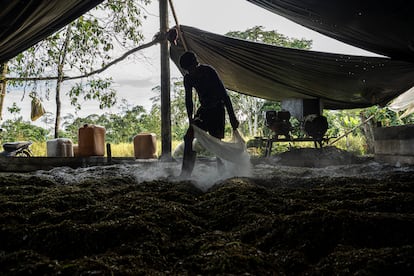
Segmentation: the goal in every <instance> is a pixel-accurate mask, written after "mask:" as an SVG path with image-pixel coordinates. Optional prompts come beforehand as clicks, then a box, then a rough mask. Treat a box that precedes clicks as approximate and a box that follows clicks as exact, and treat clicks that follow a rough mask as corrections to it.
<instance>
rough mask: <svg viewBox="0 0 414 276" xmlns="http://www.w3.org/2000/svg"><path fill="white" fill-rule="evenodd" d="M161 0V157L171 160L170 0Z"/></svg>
mask: <svg viewBox="0 0 414 276" xmlns="http://www.w3.org/2000/svg"><path fill="white" fill-rule="evenodd" d="M159 1H160V35H161V37H162V41H161V42H160V47H161V159H162V160H165V161H168V160H171V159H172V157H171V96H170V54H169V49H168V40H167V39H166V33H167V31H168V0H159Z"/></svg>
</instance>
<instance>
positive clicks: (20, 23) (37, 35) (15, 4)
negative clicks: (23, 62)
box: [0, 0, 103, 63]
mask: <svg viewBox="0 0 414 276" xmlns="http://www.w3.org/2000/svg"><path fill="white" fill-rule="evenodd" d="M102 1H103V0H64V1H62V0H0V7H1V9H0V63H2V62H5V61H7V60H8V59H10V58H12V57H14V56H15V55H17V54H18V53H20V52H23V51H24V50H26V49H28V48H30V47H31V46H33V45H34V44H36V43H37V42H39V41H40V40H42V39H44V38H45V37H47V36H49V35H51V34H53V33H54V32H56V31H57V30H59V29H60V28H62V27H63V26H65V25H66V24H68V23H69V22H71V21H73V20H75V19H76V18H77V17H79V16H81V15H82V14H84V13H85V12H87V11H88V10H90V9H91V8H93V7H95V6H96V5H98V4H99V3H101V2H102Z"/></svg>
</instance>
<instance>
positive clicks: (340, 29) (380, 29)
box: [247, 0, 414, 62]
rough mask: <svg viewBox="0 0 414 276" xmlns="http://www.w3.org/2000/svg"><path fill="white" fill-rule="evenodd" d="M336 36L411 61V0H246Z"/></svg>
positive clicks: (413, 18)
mask: <svg viewBox="0 0 414 276" xmlns="http://www.w3.org/2000/svg"><path fill="white" fill-rule="evenodd" d="M247 1H249V2H251V3H253V4H255V5H258V6H260V7H262V8H265V9H267V10H269V11H271V12H273V13H276V14H279V15H281V16H283V17H285V18H287V19H290V20H292V21H293V22H296V23H298V24H300V25H302V26H305V27H307V28H310V29H312V30H314V31H317V32H319V33H322V34H324V35H327V36H329V37H332V38H335V39H336V40H339V41H342V42H345V43H348V44H351V45H354V46H356V47H359V48H362V49H366V50H368V51H371V52H374V53H378V54H381V55H384V56H387V57H390V58H392V59H398V60H404V61H411V62H414V28H413V26H414V16H413V12H414V1H412V0H381V1H378V0H247Z"/></svg>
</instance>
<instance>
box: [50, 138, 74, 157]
mask: <svg viewBox="0 0 414 276" xmlns="http://www.w3.org/2000/svg"><path fill="white" fill-rule="evenodd" d="M46 145H47V157H73V144H72V140H70V139H68V138H57V139H52V140H49V141H47V142H46Z"/></svg>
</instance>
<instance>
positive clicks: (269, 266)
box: [0, 172, 414, 275]
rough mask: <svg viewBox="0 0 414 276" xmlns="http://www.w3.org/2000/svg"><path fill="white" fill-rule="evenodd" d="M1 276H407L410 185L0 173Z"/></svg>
mask: <svg viewBox="0 0 414 276" xmlns="http://www.w3.org/2000/svg"><path fill="white" fill-rule="evenodd" d="M0 183H1V184H0V225H1V228H0V274H1V275H28V274H36V275H55V274H60V275H92V274H97V275H113V274H114V275H168V274H174V275H177V274H179V275H196V274H201V275H267V274H269V275H275V274H276V275H298V274H309V275H321V274H323V275H349V274H358V275H385V274H389V275H391V274H393V275H414V235H413V233H414V212H413V211H414V180H413V179H412V177H411V175H410V174H406V173H403V172H395V173H390V174H389V175H387V176H386V177H383V178H382V179H380V180H378V179H367V178H358V177H347V178H329V177H323V178H316V179H315V178H314V179H309V180H306V179H303V178H302V179H290V180H287V179H286V178H278V177H274V178H270V179H267V180H259V179H254V178H233V179H229V180H226V181H223V182H222V183H218V184H217V185H215V186H214V187H213V188H211V189H210V190H209V191H207V192H201V191H200V190H198V189H197V188H195V187H194V186H193V185H192V184H191V182H174V183H173V182H169V181H151V182H144V183H139V184H137V183H136V181H135V180H134V179H132V178H121V177H116V176H114V177H109V178H108V177H107V178H105V179H96V180H87V181H84V182H82V183H77V184H76V185H74V184H71V185H63V184H61V183H58V181H52V180H47V179H44V178H42V177H37V176H33V175H24V174H15V175H0Z"/></svg>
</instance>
